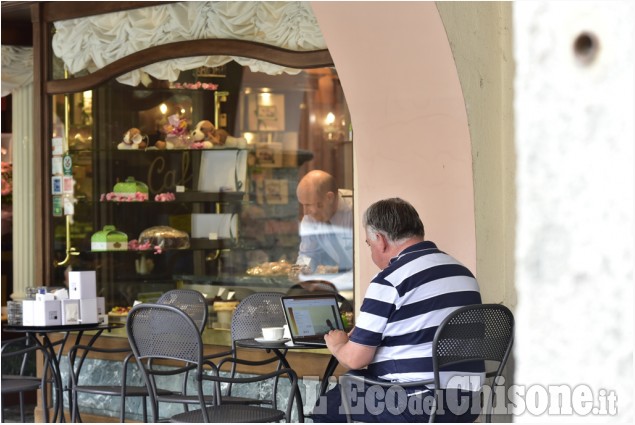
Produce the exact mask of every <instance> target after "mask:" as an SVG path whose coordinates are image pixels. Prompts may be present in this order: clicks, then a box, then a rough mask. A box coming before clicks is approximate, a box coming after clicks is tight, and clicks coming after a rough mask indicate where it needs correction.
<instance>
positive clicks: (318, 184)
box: [296, 170, 353, 289]
mask: <svg viewBox="0 0 635 425" xmlns="http://www.w3.org/2000/svg"><path fill="white" fill-rule="evenodd" d="M296 194H297V197H298V201H299V202H300V204H302V208H303V212H304V217H303V218H302V222H301V223H300V238H301V240H300V249H299V253H298V259H297V261H296V264H297V265H299V266H300V267H301V269H302V273H304V274H307V275H310V274H334V275H339V276H344V277H345V276H350V278H349V279H345V280H348V281H347V282H341V283H340V282H339V280H341V279H337V276H334V279H332V280H333V281H334V282H333V283H335V285H336V286H337V287H338V289H352V287H353V284H352V269H353V207H352V199H351V198H350V197H349V198H345V197H343V196H342V193H341V191H339V190H338V188H337V183H336V182H335V178H334V177H333V176H331V175H330V174H328V173H326V172H324V171H321V170H313V171H310V172H309V173H307V174H306V175H305V176H304V177H303V178H302V180H300V182H299V183H298V188H297V191H296ZM300 278H301V277H300ZM338 283H339V284H338ZM344 286H346V287H344Z"/></svg>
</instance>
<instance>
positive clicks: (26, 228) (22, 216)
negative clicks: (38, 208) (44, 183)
mask: <svg viewBox="0 0 635 425" xmlns="http://www.w3.org/2000/svg"><path fill="white" fill-rule="evenodd" d="M12 95H13V121H12V127H13V293H12V294H11V298H12V299H13V300H21V299H24V297H25V295H26V288H27V287H28V286H33V285H34V284H35V283H36V282H34V281H33V279H34V277H33V276H34V253H33V251H34V249H33V247H34V246H35V234H34V228H35V211H34V203H35V198H34V196H35V191H34V188H35V181H34V175H33V84H28V85H25V86H22V87H20V88H17V89H15V90H14V91H13V93H12Z"/></svg>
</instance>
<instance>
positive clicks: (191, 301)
mask: <svg viewBox="0 0 635 425" xmlns="http://www.w3.org/2000/svg"><path fill="white" fill-rule="evenodd" d="M157 303H158V304H166V305H172V306H175V307H177V308H179V309H181V310H183V311H184V312H185V313H186V314H188V315H189V316H190V317H191V318H192V320H193V321H194V323H195V324H196V326H197V328H198V329H199V331H200V332H201V333H202V332H203V331H204V330H205V327H206V325H207V314H208V313H207V302H206V300H205V297H204V296H203V294H201V293H200V292H198V291H194V290H189V289H174V290H170V291H168V292H166V293H164V294H163V295H161V297H160V298H159V299H158V300H157ZM91 352H92V353H109V354H120V355H124V356H125V357H124V358H123V361H122V364H121V371H120V373H119V374H118V375H117V376H115V380H118V381H119V382H114V383H104V384H102V385H96V384H94V383H90V384H89V383H83V382H81V381H80V373H81V371H82V366H83V365H84V360H85V358H86V356H87V355H88V354H89V353H91ZM68 359H69V363H70V365H71V367H70V376H71V387H70V392H71V396H72V399H73V403H72V408H71V421H72V422H77V421H80V422H81V415H80V413H79V403H78V394H79V393H86V394H95V395H104V396H111V397H121V405H120V411H119V421H120V422H124V421H125V415H126V412H125V409H126V398H127V397H142V398H143V400H142V409H143V410H142V415H143V421H144V422H147V421H148V412H147V403H146V399H147V397H148V391H147V389H146V387H145V385H128V383H127V375H128V365H129V364H130V363H131V359H132V350H131V349H130V347H126V348H119V349H112V348H111V349H109V348H98V347H94V346H91V347H89V346H86V345H76V346H74V347H72V348H71V349H70V350H69V353H68ZM132 364H134V362H132ZM118 377H120V379H117V378H118ZM186 388H187V377H184V381H183V387H182V390H181V392H179V393H174V392H173V391H168V390H161V391H160V393H161V395H162V396H165V397H169V396H171V397H173V399H174V402H179V403H183V404H185V405H186V406H185V409H187V404H188V403H194V402H197V400H196V397H195V396H187V392H186Z"/></svg>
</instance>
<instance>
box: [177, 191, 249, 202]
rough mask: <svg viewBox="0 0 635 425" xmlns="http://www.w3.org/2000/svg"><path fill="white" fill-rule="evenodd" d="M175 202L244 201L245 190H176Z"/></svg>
mask: <svg viewBox="0 0 635 425" xmlns="http://www.w3.org/2000/svg"><path fill="white" fill-rule="evenodd" d="M175 196H176V201H175V202H238V201H242V200H243V197H244V196H245V192H198V191H188V192H176V193H175Z"/></svg>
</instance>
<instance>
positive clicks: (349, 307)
mask: <svg viewBox="0 0 635 425" xmlns="http://www.w3.org/2000/svg"><path fill="white" fill-rule="evenodd" d="M304 294H307V295H309V294H335V297H336V298H337V301H338V302H339V303H340V311H341V312H352V311H354V307H353V304H352V303H351V302H350V301H349V300H347V299H346V298H344V297H343V296H342V294H340V293H339V292H338V291H337V287H336V286H335V285H334V284H333V283H332V282H329V281H328V280H320V279H315V280H305V281H303V282H298V283H296V284H295V285H293V286H292V287H291V288H289V290H288V291H287V295H304Z"/></svg>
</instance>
